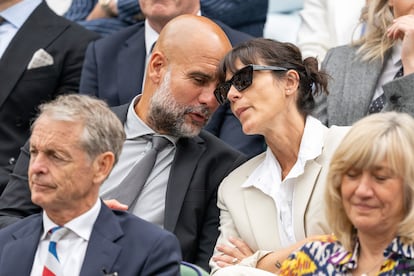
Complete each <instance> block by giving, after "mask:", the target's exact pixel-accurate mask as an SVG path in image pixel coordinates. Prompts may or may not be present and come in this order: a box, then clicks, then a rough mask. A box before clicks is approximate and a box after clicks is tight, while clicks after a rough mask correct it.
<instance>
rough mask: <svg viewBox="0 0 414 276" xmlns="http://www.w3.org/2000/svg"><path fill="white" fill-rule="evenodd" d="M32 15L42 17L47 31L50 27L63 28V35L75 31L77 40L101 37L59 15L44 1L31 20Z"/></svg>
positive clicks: (42, 23)
mask: <svg viewBox="0 0 414 276" xmlns="http://www.w3.org/2000/svg"><path fill="white" fill-rule="evenodd" d="M32 17H33V18H36V19H35V20H36V21H37V20H38V19H37V18H39V19H41V25H42V26H43V27H44V29H45V31H47V29H49V28H61V29H62V35H66V34H67V33H75V34H76V35H77V37H76V40H94V39H98V38H99V37H100V36H99V34H97V33H95V32H93V31H90V30H87V29H85V28H84V27H82V26H80V25H79V24H77V23H75V22H73V21H70V20H68V19H66V18H64V17H62V16H59V15H57V14H56V13H54V12H53V11H52V10H51V9H50V8H49V7H48V6H47V4H46V3H44V2H42V3H41V4H40V5H39V6H38V7H37V8H36V9H35V10H34V11H33V14H32V15H31V17H29V19H28V20H31V19H32ZM29 25H30V24H29ZM24 26H25V25H24ZM24 26H23V27H24ZM28 27H29V26H28Z"/></svg>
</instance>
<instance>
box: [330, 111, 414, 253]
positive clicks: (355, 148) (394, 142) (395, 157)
mask: <svg viewBox="0 0 414 276" xmlns="http://www.w3.org/2000/svg"><path fill="white" fill-rule="evenodd" d="M384 160H387V162H388V165H389V167H390V169H391V170H392V171H393V172H394V173H395V174H396V175H397V176H400V177H401V178H402V179H403V182H404V184H403V185H404V205H403V206H404V210H405V214H404V218H403V220H402V221H401V222H400V223H399V226H398V231H397V235H398V236H400V237H401V238H402V241H403V242H406V243H413V242H414V228H413V225H414V208H413V198H414V168H413V164H414V119H413V118H412V117H411V116H410V115H408V114H404V113H397V112H388V113H378V114H374V115H370V116H367V117H365V118H363V119H361V120H359V121H358V122H356V123H355V124H354V125H353V126H352V128H351V130H350V131H349V132H348V133H347V135H346V136H345V137H344V139H343V141H342V142H341V144H340V145H339V147H338V148H337V149H336V151H335V153H334V155H333V157H332V160H331V163H330V167H329V172H328V178H327V188H326V193H325V197H326V198H325V200H326V204H327V208H326V214H327V219H328V221H329V222H330V225H331V227H332V231H333V232H334V234H335V235H336V236H337V237H338V239H339V241H340V242H341V243H342V244H343V246H344V247H345V248H346V249H347V250H349V251H351V250H352V248H353V247H354V241H355V236H354V235H355V231H354V227H353V225H352V223H351V221H350V220H349V219H348V217H347V215H346V213H345V210H344V208H343V205H342V197H341V182H342V178H343V176H344V175H345V174H346V173H347V172H348V171H349V170H350V169H357V170H364V169H371V168H373V167H375V165H378V164H379V163H381V162H383V161H384Z"/></svg>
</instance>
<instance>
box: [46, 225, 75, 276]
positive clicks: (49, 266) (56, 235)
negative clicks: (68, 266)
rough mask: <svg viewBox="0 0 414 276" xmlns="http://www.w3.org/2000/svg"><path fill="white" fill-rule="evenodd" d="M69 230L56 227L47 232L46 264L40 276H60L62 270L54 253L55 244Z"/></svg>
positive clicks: (55, 252)
mask: <svg viewBox="0 0 414 276" xmlns="http://www.w3.org/2000/svg"><path fill="white" fill-rule="evenodd" d="M68 232H69V229H67V228H65V227H62V226H56V227H53V228H52V229H50V230H49V234H50V242H49V250H48V252H47V257H46V262H45V265H44V267H43V273H42V276H62V275H63V269H62V266H61V264H60V262H59V257H58V254H57V251H56V248H57V242H58V241H59V240H60V239H61V238H62V237H63V236H64V235H66V234H67V233H68Z"/></svg>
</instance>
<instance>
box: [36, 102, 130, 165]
mask: <svg viewBox="0 0 414 276" xmlns="http://www.w3.org/2000/svg"><path fill="white" fill-rule="evenodd" d="M41 116H48V117H50V118H52V119H55V120H60V121H68V122H81V123H83V125H84V131H83V134H82V136H81V141H80V146H81V147H82V149H84V150H85V151H86V153H87V154H88V156H89V157H90V158H91V159H94V158H95V157H96V156H98V155H99V154H101V153H104V152H108V151H110V152H112V153H113V154H114V155H115V163H114V164H116V162H117V161H118V158H119V155H120V154H121V150H122V146H123V144H124V141H125V132H124V127H123V125H122V123H121V121H120V120H119V119H118V117H117V116H116V115H115V114H114V113H113V112H112V111H111V110H110V109H109V107H108V105H107V104H106V103H105V102H104V101H102V100H99V99H96V98H93V97H91V96H87V95H79V94H67V95H61V96H58V97H57V98H56V99H54V100H52V101H50V102H47V103H44V104H41V105H40V106H39V114H38V117H37V118H40V117H41ZM35 125H36V121H35V122H34V123H33V124H32V130H33V128H34V126H35Z"/></svg>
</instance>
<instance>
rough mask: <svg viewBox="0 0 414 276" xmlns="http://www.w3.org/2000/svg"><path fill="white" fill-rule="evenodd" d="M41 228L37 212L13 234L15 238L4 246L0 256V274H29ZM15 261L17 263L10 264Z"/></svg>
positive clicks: (40, 218)
mask: <svg viewBox="0 0 414 276" xmlns="http://www.w3.org/2000/svg"><path fill="white" fill-rule="evenodd" d="M42 230H43V226H42V216H41V214H39V215H37V216H36V217H35V218H33V219H32V221H31V222H30V223H28V224H26V225H24V226H23V227H22V228H20V229H19V230H17V231H16V232H15V233H14V234H13V238H14V239H15V240H14V241H12V242H10V243H8V244H7V245H6V246H5V248H4V249H3V251H2V252H3V255H2V256H0V260H2V263H1V264H0V275H30V272H31V270H32V265H33V261H34V257H35V254H36V251H37V246H38V244H39V239H40V235H41V232H42ZM19 260H21V261H19ZM16 262H19V265H13V266H11V265H10V264H16Z"/></svg>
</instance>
